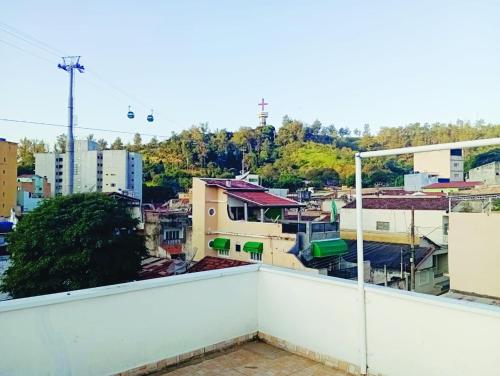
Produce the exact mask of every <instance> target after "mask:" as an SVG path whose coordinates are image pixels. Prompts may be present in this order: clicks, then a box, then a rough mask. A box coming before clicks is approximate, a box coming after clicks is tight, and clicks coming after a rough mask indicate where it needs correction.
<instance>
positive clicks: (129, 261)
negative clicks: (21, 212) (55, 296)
mask: <svg viewBox="0 0 500 376" xmlns="http://www.w3.org/2000/svg"><path fill="white" fill-rule="evenodd" d="M137 223H138V222H137V220H136V219H134V218H133V217H132V216H131V215H130V213H129V211H128V209H127V208H126V207H125V206H123V205H122V204H121V203H118V202H117V201H116V200H115V199H114V198H112V197H110V196H108V195H106V194H102V193H85V194H74V195H71V196H60V197H56V198H53V199H50V200H46V201H44V202H43V203H42V204H41V205H40V206H39V207H38V208H36V209H35V210H33V212H31V213H30V214H28V215H26V216H24V217H23V219H22V220H21V221H20V222H19V223H18V225H17V227H16V230H15V231H14V232H13V233H12V234H11V235H10V236H9V239H8V241H9V252H10V254H11V261H12V263H11V266H10V267H9V269H8V270H7V271H6V273H5V275H4V278H3V280H2V285H1V286H0V288H1V289H2V290H3V291H4V292H8V293H10V294H11V295H12V296H13V297H15V298H22V297H27V296H33V295H41V294H50V293H55V292H62V291H69V290H78V289H84V288H90V287H97V286H103V285H109V284H115V283H121V282H127V281H131V280H134V279H135V278H136V277H137V274H138V272H139V269H140V263H141V257H142V256H143V255H144V254H145V247H144V238H143V237H142V236H141V235H138V234H137V233H136V231H135V228H136V226H137Z"/></svg>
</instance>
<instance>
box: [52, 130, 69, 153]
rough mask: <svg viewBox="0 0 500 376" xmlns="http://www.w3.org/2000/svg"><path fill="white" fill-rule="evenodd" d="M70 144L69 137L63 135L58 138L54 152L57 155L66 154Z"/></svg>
mask: <svg viewBox="0 0 500 376" xmlns="http://www.w3.org/2000/svg"><path fill="white" fill-rule="evenodd" d="M67 143H68V136H67V135H66V134H65V133H63V134H60V135H59V136H57V138H56V143H55V144H54V151H55V152H56V153H66V145H67Z"/></svg>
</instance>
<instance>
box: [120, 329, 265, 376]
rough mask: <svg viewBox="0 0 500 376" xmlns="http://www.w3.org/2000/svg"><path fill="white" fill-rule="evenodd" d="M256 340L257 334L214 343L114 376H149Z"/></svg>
mask: <svg viewBox="0 0 500 376" xmlns="http://www.w3.org/2000/svg"><path fill="white" fill-rule="evenodd" d="M256 338H257V332H254V333H250V334H246V335H242V336H239V337H236V338H233V339H229V340H226V341H222V342H219V343H216V344H214V345H210V346H206V347H203V348H201V349H197V350H194V351H190V352H187V353H184V354H179V355H176V356H172V357H170V358H166V359H161V360H158V361H156V362H153V363H148V364H144V365H142V366H139V367H136V368H133V369H130V370H127V371H123V372H120V373H117V374H115V376H142V375H149V374H152V373H155V372H159V371H166V370H168V369H169V368H176V367H178V366H180V365H182V364H184V363H188V362H189V361H191V360H194V359H197V358H203V357H204V356H206V355H209V354H212V353H215V352H218V351H224V350H227V349H229V348H231V347H233V346H236V345H240V344H242V343H245V342H249V341H252V340H254V339H256Z"/></svg>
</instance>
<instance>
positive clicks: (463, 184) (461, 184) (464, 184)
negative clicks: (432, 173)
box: [423, 181, 483, 189]
mask: <svg viewBox="0 0 500 376" xmlns="http://www.w3.org/2000/svg"><path fill="white" fill-rule="evenodd" d="M481 184H483V183H481V182H480V181H449V182H446V183H433V184H429V185H426V186H425V187H423V189H446V188H474V187H476V186H478V185H481Z"/></svg>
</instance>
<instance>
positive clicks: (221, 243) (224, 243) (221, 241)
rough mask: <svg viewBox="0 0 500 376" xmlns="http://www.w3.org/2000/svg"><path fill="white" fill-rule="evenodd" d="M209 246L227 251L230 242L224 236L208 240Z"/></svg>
mask: <svg viewBox="0 0 500 376" xmlns="http://www.w3.org/2000/svg"><path fill="white" fill-rule="evenodd" d="M210 247H211V248H212V249H215V250H217V251H229V248H231V242H230V241H229V239H226V238H215V239H214V240H212V241H211V242H210Z"/></svg>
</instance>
